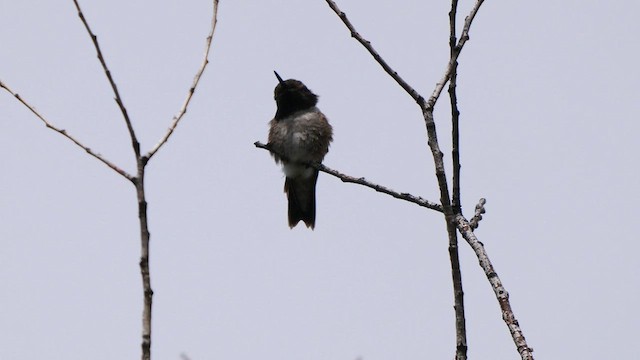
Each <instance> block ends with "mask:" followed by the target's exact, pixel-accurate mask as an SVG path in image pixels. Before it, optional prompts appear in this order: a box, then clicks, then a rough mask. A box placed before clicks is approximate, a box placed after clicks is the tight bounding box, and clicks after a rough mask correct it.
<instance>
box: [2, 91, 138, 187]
mask: <svg viewBox="0 0 640 360" xmlns="http://www.w3.org/2000/svg"><path fill="white" fill-rule="evenodd" d="M0 87H1V88H3V89H5V90H6V91H7V92H8V93H9V94H11V95H13V96H14V97H15V98H16V99H18V101H20V102H21V103H22V105H24V106H25V107H26V108H27V109H29V110H30V111H31V112H32V113H33V114H34V115H35V116H37V117H38V119H40V120H41V121H42V122H43V123H44V124H45V126H46V127H47V128H49V129H51V130H53V131H55V132H57V133H58V134H60V135H62V136H64V137H66V138H67V139H69V140H71V141H73V143H74V144H76V145H78V146H79V147H81V148H82V149H83V150H84V151H86V152H87V153H88V154H89V155H91V156H93V157H94V158H96V159H98V160H100V161H102V162H103V163H104V164H105V165H107V166H108V167H110V168H111V169H112V170H114V171H115V172H117V173H118V174H120V175H122V176H124V177H125V178H127V180H129V181H132V182H133V181H134V180H135V178H134V177H133V176H131V175H130V174H129V173H127V172H126V171H124V170H122V169H120V168H119V167H118V166H117V165H116V164H114V163H112V162H111V161H109V160H107V159H106V158H104V157H103V156H102V155H100V154H99V153H97V152H94V151H93V150H91V149H90V148H89V147H87V146H86V145H84V144H82V143H81V142H80V141H79V140H77V139H76V138H74V137H73V136H71V135H69V133H67V131H66V130H64V129H60V128H57V127H56V126H55V125H53V124H51V123H50V122H49V121H48V120H47V119H45V117H44V116H42V114H40V113H39V112H38V111H37V110H36V109H35V108H34V107H33V106H31V105H30V104H29V103H28V102H27V101H26V100H24V99H23V98H22V97H21V96H20V95H18V94H17V93H15V92H14V91H13V90H11V89H10V88H9V87H8V86H7V85H6V84H5V83H3V82H2V81H0Z"/></svg>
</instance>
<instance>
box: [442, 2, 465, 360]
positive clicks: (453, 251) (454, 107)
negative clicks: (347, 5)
mask: <svg viewBox="0 0 640 360" xmlns="http://www.w3.org/2000/svg"><path fill="white" fill-rule="evenodd" d="M457 13H458V0H452V1H451V10H450V11H449V48H450V53H449V54H450V55H449V56H450V57H453V54H454V52H455V51H456V16H457ZM457 67H458V63H457V62H456V63H454V67H453V71H452V72H451V81H449V99H450V102H451V123H452V131H451V137H452V149H451V153H452V161H453V179H452V180H453V199H452V211H453V213H457V214H459V213H461V212H462V211H461V206H460V152H459V146H460V144H459V140H460V136H459V131H458V122H459V115H460V112H459V111H458V97H457V94H456V79H457V75H458V74H457ZM447 227H448V229H449V228H451V227H452V225H451V224H447ZM448 234H449V259H450V262H451V275H452V280H453V297H454V306H453V308H454V310H455V314H456V324H455V325H456V360H466V359H467V349H468V346H467V325H466V318H465V311H464V291H463V290H462V273H461V272H460V256H459V254H458V232H457V231H455V229H450V230H448Z"/></svg>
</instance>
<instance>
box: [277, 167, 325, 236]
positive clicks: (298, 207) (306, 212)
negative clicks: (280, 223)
mask: <svg viewBox="0 0 640 360" xmlns="http://www.w3.org/2000/svg"><path fill="white" fill-rule="evenodd" d="M317 181H318V170H315V171H314V172H313V175H312V176H311V177H309V178H289V177H288V178H286V180H285V182H284V192H285V193H287V198H288V199H289V227H290V228H293V227H294V226H296V225H297V224H298V222H299V221H300V220H302V221H304V223H305V225H307V227H308V228H311V229H313V228H314V227H315V223H316V182H317Z"/></svg>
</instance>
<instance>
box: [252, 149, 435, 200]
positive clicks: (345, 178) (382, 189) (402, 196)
mask: <svg viewBox="0 0 640 360" xmlns="http://www.w3.org/2000/svg"><path fill="white" fill-rule="evenodd" d="M253 145H255V146H256V147H257V148H261V149H265V150H269V151H270V152H272V153H275V154H277V155H278V156H280V157H281V158H283V157H284V156H282V155H281V154H278V153H276V152H275V151H273V150H272V149H271V148H270V147H269V145H266V144H263V143H261V142H259V141H256V142H255V143H253ZM306 165H309V166H312V167H314V168H316V169H318V170H319V171H322V172H324V173H327V174H329V175H333V176H335V177H337V178H338V179H340V180H342V182H345V183H352V184H359V185H362V186H366V187H368V188H371V189H373V190H375V191H377V192H380V193H383V194H387V195H391V196H393V197H394V198H396V199H401V200H405V201H408V202H411V203H414V204H416V205H419V206H422V207H426V208H428V209H431V210H435V211H438V212H442V206H440V205H439V204H436V203H434V202H432V201H429V200H425V199H423V198H422V197H420V196H415V195H411V194H409V193H399V192H397V191H394V190H391V189H389V188H387V187H384V186H382V185H378V184H375V183H372V182H370V181H367V180H366V179H365V178H363V177H360V178H356V177H353V176H349V175H345V174H343V173H341V172H339V171H337V170H333V169H331V168H329V167H327V166H324V165H322V164H317V163H308V164H306Z"/></svg>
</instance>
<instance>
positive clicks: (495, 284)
mask: <svg viewBox="0 0 640 360" xmlns="http://www.w3.org/2000/svg"><path fill="white" fill-rule="evenodd" d="M455 220H456V226H457V228H458V231H460V234H462V237H463V238H464V239H465V240H466V241H467V242H468V243H469V245H471V248H472V249H473V251H474V252H475V253H476V256H477V257H478V260H479V261H480V267H481V268H482V270H484V273H485V275H486V276H487V279H489V283H490V284H491V287H492V288H493V292H494V293H495V295H496V298H497V299H498V304H500V310H501V311H502V319H503V320H504V322H505V323H506V324H507V327H508V328H509V332H510V333H511V337H512V338H513V342H514V343H515V345H516V348H517V350H518V353H520V357H521V358H522V360H533V354H532V352H533V349H531V348H530V347H529V346H528V345H527V342H526V340H525V338H524V334H523V333H522V330H521V329H520V324H518V320H516V317H515V315H514V314H513V310H511V304H510V303H509V293H508V292H507V290H506V289H505V288H504V286H502V281H500V278H499V277H498V273H496V271H495V269H494V268H493V265H492V264H491V261H490V260H489V257H488V255H487V252H486V251H485V249H484V245H483V244H482V243H481V242H480V241H478V238H476V235H475V234H474V233H473V230H471V224H469V222H468V221H467V219H465V218H464V216H462V215H460V214H458V215H456V219H455Z"/></svg>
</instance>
